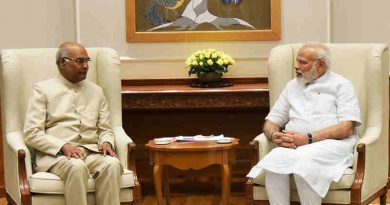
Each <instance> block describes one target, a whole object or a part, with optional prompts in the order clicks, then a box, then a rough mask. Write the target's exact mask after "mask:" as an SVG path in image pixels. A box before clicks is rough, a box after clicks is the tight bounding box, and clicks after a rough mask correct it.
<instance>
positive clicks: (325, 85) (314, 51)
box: [248, 44, 360, 204]
mask: <svg viewBox="0 0 390 205" xmlns="http://www.w3.org/2000/svg"><path fill="white" fill-rule="evenodd" d="M328 65H329V50H328V49H327V48H326V47H325V46H324V45H322V44H308V45H305V46H304V47H303V48H301V49H300V51H299V53H298V56H297V63H296V64H295V69H296V73H297V78H295V79H293V80H291V81H290V82H289V83H288V84H287V86H286V87H285V89H284V90H283V92H282V94H281V95H280V96H279V98H278V100H277V101H276V103H275V105H274V106H273V107H272V109H271V111H270V113H269V114H268V116H267V117H266V123H265V125H264V133H265V135H266V136H267V137H268V138H269V139H270V140H272V141H273V142H275V143H276V144H277V145H278V147H277V148H275V149H273V150H272V151H271V152H270V153H268V154H267V155H266V156H265V157H264V158H263V159H262V160H261V161H260V162H259V163H258V164H257V165H256V166H255V167H253V168H252V170H251V171H250V173H249V174H248V177H256V176H257V175H259V174H260V173H262V172H263V171H265V180H266V181H265V183H266V184H265V186H266V190H267V195H268V198H269V200H270V203H271V204H289V196H290V193H289V191H290V187H289V175H290V174H293V175H294V178H295V181H296V184H297V189H298V194H299V197H300V200H301V204H321V199H322V198H323V197H324V196H325V195H326V193H327V191H328V189H329V186H330V183H331V182H332V181H338V180H340V178H341V177H342V175H343V173H344V171H345V170H346V169H347V168H348V167H350V166H352V162H353V161H352V157H353V149H354V146H355V144H356V142H357V134H356V129H355V126H358V125H359V124H360V110H359V105H358V101H357V97H356V95H355V92H354V89H353V86H352V84H351V82H350V81H348V80H346V79H345V78H343V77H342V76H340V75H338V74H336V73H333V72H332V71H330V70H329V69H328ZM283 128H284V129H283Z"/></svg>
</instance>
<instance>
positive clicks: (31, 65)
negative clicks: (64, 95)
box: [1, 48, 122, 133]
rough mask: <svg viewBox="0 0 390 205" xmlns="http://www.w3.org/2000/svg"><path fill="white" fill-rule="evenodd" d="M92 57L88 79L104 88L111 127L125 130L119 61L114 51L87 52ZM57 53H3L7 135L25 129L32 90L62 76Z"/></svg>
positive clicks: (3, 51) (4, 109)
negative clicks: (25, 118)
mask: <svg viewBox="0 0 390 205" xmlns="http://www.w3.org/2000/svg"><path fill="white" fill-rule="evenodd" d="M87 51H88V55H89V56H90V57H91V60H92V61H91V62H90V63H89V71H88V75H87V79H88V80H89V81H92V82H94V83H96V84H98V85H99V86H101V87H102V88H103V91H104V94H105V95H106V97H107V101H108V105H109V109H110V113H111V124H112V126H113V127H117V126H122V107H121V76H120V68H119V64H120V61H119V58H118V55H117V53H116V51H114V50H113V49H110V48H87ZM56 52H57V49H55V48H42V49H7V50H2V51H1V65H2V68H1V97H2V105H1V106H2V114H3V129H4V132H3V133H10V132H20V131H22V129H23V123H24V117H25V111H26V108H27V102H28V99H29V96H30V91H31V88H32V86H33V85H34V84H35V83H36V82H38V81H41V80H45V79H49V78H53V77H55V76H56V75H57V74H58V68H57V65H56V63H55V61H56V59H55V56H56Z"/></svg>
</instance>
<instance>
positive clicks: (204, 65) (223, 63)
mask: <svg viewBox="0 0 390 205" xmlns="http://www.w3.org/2000/svg"><path fill="white" fill-rule="evenodd" d="M185 64H186V67H187V68H189V69H190V70H189V71H188V75H192V74H196V75H197V76H199V75H204V74H206V73H217V74H219V75H221V76H222V75H223V73H226V72H227V71H228V66H229V65H234V64H235V61H234V60H233V58H232V57H230V56H229V55H228V54H225V53H224V52H222V51H217V50H216V49H213V48H208V49H203V50H198V51H196V52H194V53H193V54H191V55H190V56H189V57H188V58H187V60H186V61H185Z"/></svg>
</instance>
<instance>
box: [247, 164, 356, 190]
mask: <svg viewBox="0 0 390 205" xmlns="http://www.w3.org/2000/svg"><path fill="white" fill-rule="evenodd" d="M264 176H265V175H264V173H262V174H260V175H259V176H258V177H256V178H254V179H253V183H255V184H258V185H262V186H264V185H265V177H264ZM354 179H355V170H353V169H351V168H348V169H347V170H345V172H344V174H343V176H342V177H341V179H340V181H338V182H332V183H331V184H330V187H329V190H336V189H350V188H351V186H352V183H353V181H354ZM290 185H291V189H293V190H297V187H296V185H295V182H294V177H293V176H291V177H290Z"/></svg>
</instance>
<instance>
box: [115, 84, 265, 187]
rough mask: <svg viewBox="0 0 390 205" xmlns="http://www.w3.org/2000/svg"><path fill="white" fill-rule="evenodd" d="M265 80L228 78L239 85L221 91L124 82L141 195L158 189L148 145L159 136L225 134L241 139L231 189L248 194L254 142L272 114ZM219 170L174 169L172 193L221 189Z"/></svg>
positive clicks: (126, 121) (126, 119)
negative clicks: (266, 118) (265, 118)
mask: <svg viewBox="0 0 390 205" xmlns="http://www.w3.org/2000/svg"><path fill="white" fill-rule="evenodd" d="M225 80H226V79H225ZM266 80H267V79H265V78H246V79H227V81H230V82H233V83H234V85H233V86H231V87H222V88H193V87H190V86H189V84H190V83H191V81H190V80H189V79H182V80H172V81H167V80H161V81H159V80H136V81H131V80H129V81H123V94H122V106H123V126H124V129H125V131H126V133H127V134H128V135H129V136H131V138H132V139H133V141H134V142H135V143H136V145H137V150H136V165H137V172H138V178H139V181H140V183H141V187H142V192H143V193H145V192H148V191H150V190H154V188H153V177H152V166H151V165H150V162H149V152H148V150H146V149H145V147H144V145H145V144H146V143H147V142H148V141H149V140H150V139H153V138H156V137H173V136H179V135H185V136H190V135H197V134H202V135H211V134H214V135H219V134H224V135H225V136H229V137H235V138H239V139H240V145H239V147H238V150H237V160H236V164H235V165H234V166H233V170H232V190H238V191H242V192H243V191H244V186H245V182H246V177H245V175H246V174H247V173H248V171H249V170H250V159H251V152H250V148H249V141H251V140H252V139H253V138H254V137H255V136H257V135H258V134H260V133H261V131H262V124H263V121H264V117H265V115H266V114H267V113H268V111H269V103H268V87H267V81H266ZM219 170H220V169H219V167H217V166H210V167H208V168H206V169H204V170H200V171H194V170H191V171H188V172H186V173H185V174H182V172H180V173H179V172H177V173H175V170H174V169H173V171H172V172H171V173H170V175H174V176H175V177H173V180H171V182H170V183H173V184H175V186H173V187H172V192H175V191H188V190H193V189H194V188H195V187H196V189H197V190H200V191H201V190H204V191H205V192H207V191H210V189H218V188H219V187H220V180H219V177H220V174H219V173H220V171H219ZM209 181H210V183H207V182H209ZM186 182H191V183H186ZM189 184H190V185H191V186H188V185H189Z"/></svg>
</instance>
